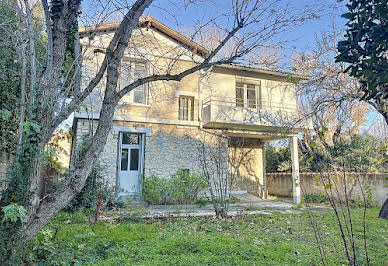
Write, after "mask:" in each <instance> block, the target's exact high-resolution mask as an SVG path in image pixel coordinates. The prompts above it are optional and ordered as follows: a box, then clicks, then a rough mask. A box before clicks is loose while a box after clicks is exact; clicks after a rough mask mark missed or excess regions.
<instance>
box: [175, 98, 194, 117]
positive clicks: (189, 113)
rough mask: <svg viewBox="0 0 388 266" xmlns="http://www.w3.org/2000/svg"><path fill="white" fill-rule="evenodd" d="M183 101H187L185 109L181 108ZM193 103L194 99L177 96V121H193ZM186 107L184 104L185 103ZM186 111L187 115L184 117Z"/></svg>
mask: <svg viewBox="0 0 388 266" xmlns="http://www.w3.org/2000/svg"><path fill="white" fill-rule="evenodd" d="M184 100H187V107H185V106H182V103H183V101H184ZM194 101H195V97H193V96H188V95H179V97H178V119H179V120H181V121H194V108H195V107H194ZM185 105H186V103H185ZM185 111H187V115H185Z"/></svg>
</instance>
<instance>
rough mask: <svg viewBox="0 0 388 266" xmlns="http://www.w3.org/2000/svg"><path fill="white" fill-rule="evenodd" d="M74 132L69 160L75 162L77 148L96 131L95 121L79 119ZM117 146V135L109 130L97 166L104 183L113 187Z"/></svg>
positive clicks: (114, 183)
mask: <svg viewBox="0 0 388 266" xmlns="http://www.w3.org/2000/svg"><path fill="white" fill-rule="evenodd" d="M75 125H76V128H75V132H74V137H73V142H74V141H75V142H74V143H73V151H72V154H71V157H72V158H71V160H72V162H74V160H77V157H78V152H79V148H80V146H81V145H82V143H83V142H84V141H85V140H87V139H88V136H90V132H91V131H92V130H93V132H95V130H96V129H97V126H98V121H97V120H87V119H79V120H78V121H77V123H76V124H75ZM117 145H118V134H117V133H116V134H115V133H114V131H113V130H111V133H110V134H109V135H108V138H107V141H106V145H105V147H104V150H103V152H102V153H101V155H100V158H99V161H98V164H99V168H100V169H101V174H102V175H103V176H105V179H106V183H107V184H108V185H109V186H111V187H114V186H116V174H117Z"/></svg>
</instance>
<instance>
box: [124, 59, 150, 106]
mask: <svg viewBox="0 0 388 266" xmlns="http://www.w3.org/2000/svg"><path fill="white" fill-rule="evenodd" d="M121 64H122V65H124V64H125V65H126V66H129V72H130V73H129V78H128V80H127V81H124V79H123V78H122V77H121V74H122V65H121V66H120V79H119V88H120V90H122V89H123V88H124V87H125V86H126V85H128V84H130V83H132V82H134V81H135V80H137V79H136V78H135V70H136V66H138V65H142V66H144V77H146V76H147V75H148V68H147V64H146V63H145V62H141V61H134V60H123V61H122V63H121ZM142 86H143V88H144V89H143V91H144V98H145V101H144V102H142V103H139V102H135V96H134V95H135V91H136V90H138V88H139V87H140V86H139V87H136V88H135V89H133V90H132V91H131V92H130V93H128V94H126V95H125V96H124V97H123V98H121V100H120V102H121V103H124V104H133V105H145V106H148V105H149V100H148V98H149V97H148V95H149V87H148V84H143V85H142Z"/></svg>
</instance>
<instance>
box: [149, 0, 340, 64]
mask: <svg viewBox="0 0 388 266" xmlns="http://www.w3.org/2000/svg"><path fill="white" fill-rule="evenodd" d="M173 1H174V0H171V1H169V0H159V1H155V2H154V4H153V5H152V6H151V7H150V8H149V10H147V12H149V13H150V14H151V15H152V16H154V17H155V18H157V19H159V20H160V21H162V22H164V23H165V24H167V25H168V26H171V27H172V28H177V29H178V30H180V31H184V29H185V28H190V27H193V25H195V24H196V21H197V20H198V18H201V17H214V16H215V15H216V14H220V13H221V12H222V10H223V9H225V10H226V9H228V3H230V2H231V1H221V0H213V1H201V0H197V5H189V7H188V8H187V9H184V8H182V7H181V5H173V3H174V2H173ZM181 2H189V0H184V1H181ZM205 2H206V3H205ZM209 2H213V3H209ZM167 3H169V4H167ZM290 3H291V5H292V6H293V7H295V8H297V9H305V8H306V6H307V7H308V6H311V5H314V6H316V7H317V6H319V7H321V11H320V12H319V13H318V14H319V16H320V17H319V18H318V19H315V20H310V21H307V22H305V24H304V25H301V26H299V27H297V28H295V29H294V30H292V31H289V32H287V33H286V34H284V35H283V36H282V38H286V39H287V40H289V43H288V44H287V46H286V47H285V49H283V51H282V52H283V53H284V54H285V56H286V57H287V58H289V57H290V55H291V54H292V53H293V52H294V51H300V50H306V49H309V48H311V47H313V46H314V45H315V37H316V35H317V34H318V35H319V34H320V33H321V32H322V31H325V30H328V29H329V27H330V25H331V24H332V23H333V22H334V23H335V24H336V25H337V26H339V27H343V26H344V25H345V23H346V21H345V20H343V19H342V18H341V14H342V13H344V11H345V9H344V3H345V2H338V1H337V0H326V1H324V0H292V1H290ZM167 7H168V8H167ZM176 14H180V15H179V17H177V16H176ZM286 63H289V61H288V62H286Z"/></svg>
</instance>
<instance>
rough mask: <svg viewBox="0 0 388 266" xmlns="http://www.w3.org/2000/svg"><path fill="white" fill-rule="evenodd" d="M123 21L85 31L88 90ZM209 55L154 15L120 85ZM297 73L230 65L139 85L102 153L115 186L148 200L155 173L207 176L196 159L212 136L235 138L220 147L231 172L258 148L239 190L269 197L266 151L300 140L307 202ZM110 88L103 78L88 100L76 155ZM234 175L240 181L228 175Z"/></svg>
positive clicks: (77, 130) (139, 35)
mask: <svg viewBox="0 0 388 266" xmlns="http://www.w3.org/2000/svg"><path fill="white" fill-rule="evenodd" d="M118 25H119V23H108V24H103V25H99V26H98V27H97V26H93V27H84V28H81V29H80V36H81V45H82V47H83V51H84V52H85V56H84V58H83V85H84V86H85V84H87V82H88V81H89V79H90V78H92V77H93V75H94V74H95V72H96V69H97V68H98V65H99V64H101V62H102V61H103V57H104V51H105V49H106V47H107V45H108V43H109V41H110V39H111V38H112V36H113V34H114V30H115V29H116V28H117V27H118ZM207 53H208V51H207V50H206V48H204V47H202V46H201V45H199V44H197V43H195V42H194V41H192V40H190V39H189V38H187V37H185V36H183V35H182V34H180V33H178V32H177V31H175V30H173V29H171V28H170V27H168V26H166V25H165V24H163V23H161V22H159V21H158V20H156V19H155V18H153V17H151V16H149V15H147V16H146V17H144V18H141V19H140V21H139V25H138V27H137V28H136V29H135V30H134V32H133V36H132V38H131V40H130V43H129V45H128V49H127V51H126V52H125V55H124V58H123V60H122V64H121V66H120V81H119V89H120V88H123V87H124V86H126V85H127V84H129V83H130V82H132V81H133V80H136V79H137V78H139V77H144V76H146V75H149V74H156V73H165V72H166V71H169V72H171V73H174V72H177V71H181V70H182V69H187V68H188V67H190V66H193V65H195V64H196V62H199V61H200V60H201V59H202V58H203V57H204V56H206V54H207ZM290 76H291V75H290V74H288V73H282V72H276V71H269V70H263V69H257V68H251V67H246V66H240V65H233V64H230V65H220V66H216V67H213V68H211V69H206V70H201V71H198V72H195V73H193V74H191V75H189V76H187V77H185V78H183V79H182V80H181V81H180V82H176V81H169V82H165V81H158V82H152V83H150V84H147V85H143V86H139V87H137V88H136V89H134V90H133V91H131V92H130V93H129V94H128V95H126V96H125V97H123V98H122V99H121V101H120V103H119V105H118V106H117V110H116V113H115V116H114V126H113V128H112V130H111V133H110V135H109V137H108V140H107V144H106V147H105V148H104V151H103V153H102V154H101V158H100V164H102V165H103V166H104V167H103V168H104V169H105V175H106V178H107V180H108V182H109V183H110V184H111V185H112V186H115V188H116V193H117V195H118V196H125V195H141V185H142V179H143V178H146V177H147V176H150V175H153V174H155V175H159V176H164V177H166V178H167V177H168V176H170V175H172V174H174V173H175V172H176V171H177V170H179V169H187V171H193V172H198V173H201V171H202V169H201V164H200V163H199V161H198V160H197V159H196V158H197V157H198V156H199V152H200V151H199V150H198V146H200V145H198V144H201V143H203V141H205V140H204V138H203V136H204V135H206V134H210V133H209V132H211V133H213V135H214V134H215V135H222V136H225V138H226V139H228V141H225V142H224V145H225V147H224V149H221V150H220V153H222V154H221V157H222V158H223V159H224V160H225V161H224V163H225V166H226V167H231V168H232V167H233V166H232V165H231V164H230V162H228V161H229V159H230V158H231V150H232V149H233V147H237V146H239V145H240V146H239V148H241V149H240V150H241V151H244V150H249V154H250V158H249V167H248V166H247V165H238V166H236V167H237V168H239V169H238V171H236V172H237V173H238V178H236V182H233V184H231V187H232V189H233V190H235V191H248V192H250V193H253V194H256V195H258V196H260V197H263V198H264V197H266V194H267V192H266V180H265V159H264V158H265V157H264V145H265V143H266V142H268V141H270V140H274V139H281V138H290V139H291V148H292V151H293V153H292V154H293V156H292V157H293V158H292V161H293V164H292V165H293V180H294V196H295V201H300V191H299V187H298V182H299V181H298V180H299V170H298V152H297V134H298V133H299V132H302V131H304V130H306V128H307V127H306V126H305V125H303V124H302V123H301V122H300V121H299V117H298V104H297V98H298V95H297V82H298V80H300V79H303V78H304V77H302V76H298V75H292V78H290ZM103 90H104V84H103V82H101V84H99V86H98V87H97V88H96V89H95V90H94V91H93V93H92V94H91V95H90V97H89V98H88V99H87V100H86V101H85V105H84V107H85V106H87V107H85V108H80V110H79V111H78V112H77V113H76V114H75V119H74V124H73V131H74V137H73V139H74V141H73V149H72V150H73V152H72V157H73V159H74V158H75V157H74V156H76V155H75V154H76V152H75V151H76V150H78V147H79V146H80V145H81V144H80V143H82V141H83V139H84V138H85V136H87V135H88V134H89V133H90V132H92V131H93V130H95V129H96V125H97V124H98V116H99V108H100V106H101V101H102V97H103ZM210 135H212V134H210ZM225 138H224V139H225ZM227 172H228V171H226V173H227ZM225 178H226V179H227V178H230V177H228V174H226V176H225ZM237 179H238V180H237Z"/></svg>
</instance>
